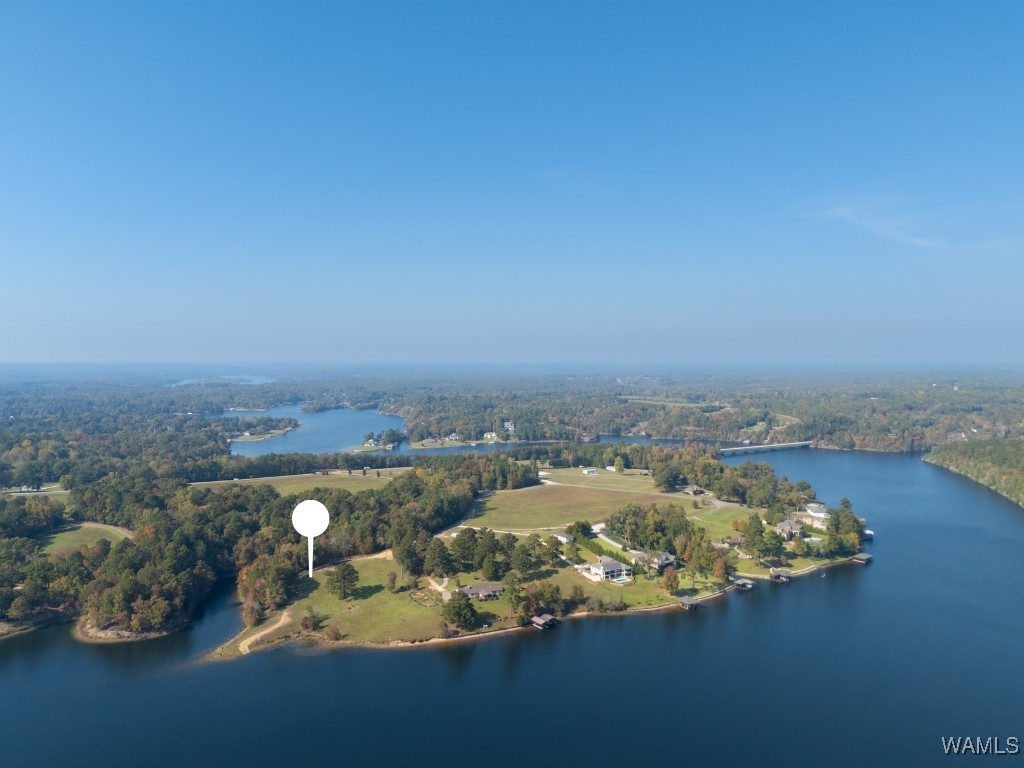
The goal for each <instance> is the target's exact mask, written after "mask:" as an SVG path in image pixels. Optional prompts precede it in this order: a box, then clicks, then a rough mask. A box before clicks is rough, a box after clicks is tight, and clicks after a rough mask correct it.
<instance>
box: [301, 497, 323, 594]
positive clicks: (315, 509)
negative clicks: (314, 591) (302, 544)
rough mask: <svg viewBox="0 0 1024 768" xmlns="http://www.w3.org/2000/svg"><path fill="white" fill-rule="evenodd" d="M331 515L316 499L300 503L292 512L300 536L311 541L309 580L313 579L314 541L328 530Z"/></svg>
mask: <svg viewBox="0 0 1024 768" xmlns="http://www.w3.org/2000/svg"><path fill="white" fill-rule="evenodd" d="M330 522H331V515H330V513H329V512H328V511H327V507H325V506H324V505H323V504H321V503H320V502H319V501H316V500H315V499H306V500H305V501H301V502H299V505H298V506H297V507H295V510H294V511H293V512H292V525H293V526H294V527H295V530H296V531H298V532H299V535H300V536H305V537H306V538H307V539H309V578H311V579H312V578H313V539H314V538H316V537H317V536H319V535H320V534H321V533H323V532H324V531H326V530H327V526H328V524H329V523H330Z"/></svg>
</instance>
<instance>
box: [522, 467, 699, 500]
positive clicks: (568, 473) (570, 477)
mask: <svg viewBox="0 0 1024 768" xmlns="http://www.w3.org/2000/svg"><path fill="white" fill-rule="evenodd" d="M596 469H597V474H596V475H584V474H583V470H582V469H579V468H578V467H574V468H571V469H541V472H546V473H547V476H546V477H543V478H542V479H544V480H550V481H551V482H554V483H560V484H562V485H573V486H578V487H580V488H593V489H599V490H611V491H631V492H633V493H651V494H658V495H659V496H664V497H669V496H671V497H673V498H679V497H682V498H684V499H689V498H691V497H690V496H687V495H686V494H681V493H672V494H663V493H661V492H660V491H659V490H658V489H657V488H655V487H654V479H653V478H652V477H651V476H650V475H644V474H641V472H640V470H639V469H627V470H626V471H625V472H624V473H623V474H621V475H620V474H619V473H617V472H609V471H608V470H606V469H605V468H604V467H596Z"/></svg>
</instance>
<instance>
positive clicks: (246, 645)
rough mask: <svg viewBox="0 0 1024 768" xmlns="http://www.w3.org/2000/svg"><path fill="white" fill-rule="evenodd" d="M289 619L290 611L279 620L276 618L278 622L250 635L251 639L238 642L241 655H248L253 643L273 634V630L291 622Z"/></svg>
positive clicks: (290, 616)
mask: <svg viewBox="0 0 1024 768" xmlns="http://www.w3.org/2000/svg"><path fill="white" fill-rule="evenodd" d="M291 618H292V613H291V611H285V612H284V613H282V614H281V616H280V618H278V620H277V621H276V622H275V623H274V624H273V625H272V626H269V627H267V628H266V629H262V630H260V631H259V632H257V633H256V634H255V635H252V636H251V637H247V638H245V640H243V641H242V642H240V643H239V644H238V650H239V652H240V653H242V654H246V653H248V652H249V649H250V648H251V647H252V644H253V643H255V642H256V641H257V640H260V639H261V638H263V637H266V636H267V635H269V634H270V633H271V632H274V631H275V630H278V629H280V628H281V627H283V626H284V625H285V624H287V623H288V622H289V621H291Z"/></svg>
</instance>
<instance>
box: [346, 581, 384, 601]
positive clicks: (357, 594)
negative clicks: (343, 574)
mask: <svg viewBox="0 0 1024 768" xmlns="http://www.w3.org/2000/svg"><path fill="white" fill-rule="evenodd" d="M383 591H384V585H383V584H367V585H365V586H362V587H356V588H355V589H353V590H352V599H353V600H365V599H366V598H368V597H373V596H374V595H376V594H378V593H380V592H383Z"/></svg>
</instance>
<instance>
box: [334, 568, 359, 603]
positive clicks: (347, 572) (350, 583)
mask: <svg viewBox="0 0 1024 768" xmlns="http://www.w3.org/2000/svg"><path fill="white" fill-rule="evenodd" d="M358 583H359V571H357V570H356V569H355V567H354V566H353V565H352V563H339V564H338V566H337V567H336V568H335V569H334V570H333V571H331V572H330V574H328V576H327V589H328V590H329V591H330V593H331V594H332V595H334V596H335V597H337V598H339V599H341V600H347V599H348V598H349V597H350V596H351V595H352V593H353V592H355V588H356V584H358Z"/></svg>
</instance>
